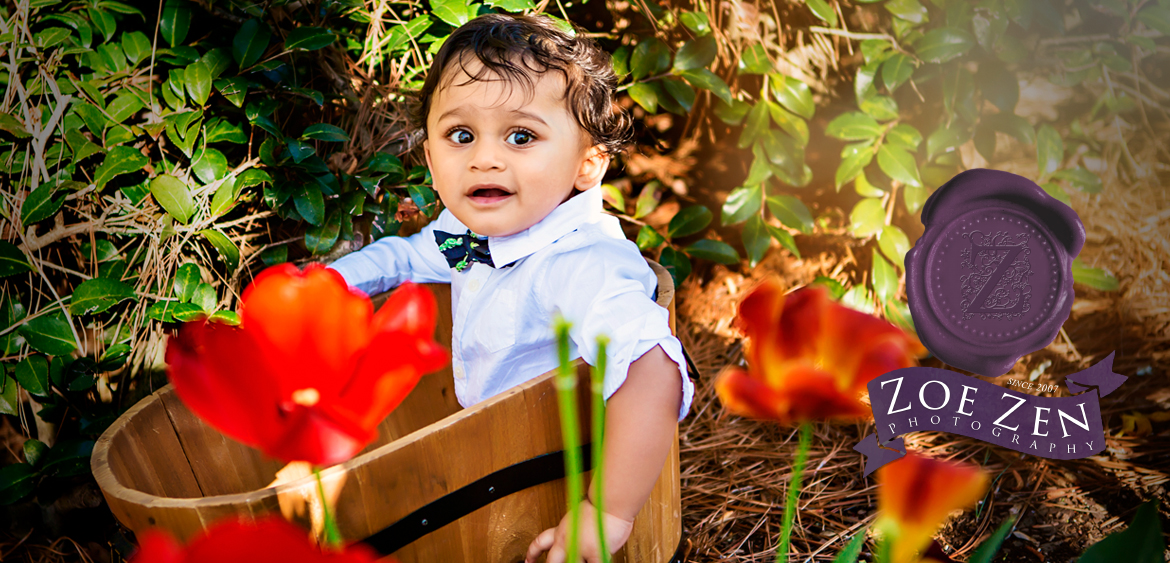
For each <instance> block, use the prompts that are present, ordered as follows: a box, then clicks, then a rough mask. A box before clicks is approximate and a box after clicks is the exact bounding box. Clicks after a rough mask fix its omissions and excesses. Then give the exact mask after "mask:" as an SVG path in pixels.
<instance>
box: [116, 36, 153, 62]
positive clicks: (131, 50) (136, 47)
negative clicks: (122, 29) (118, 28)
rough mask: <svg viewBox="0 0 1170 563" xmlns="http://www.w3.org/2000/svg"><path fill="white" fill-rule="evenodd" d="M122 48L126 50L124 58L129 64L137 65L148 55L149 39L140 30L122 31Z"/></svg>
mask: <svg viewBox="0 0 1170 563" xmlns="http://www.w3.org/2000/svg"><path fill="white" fill-rule="evenodd" d="M122 50H123V51H125V52H126V58H127V59H129V60H130V64H132V65H137V64H138V63H140V62H142V61H143V60H144V59H147V58H149V57H150V51H151V47H150V40H149V39H147V38H146V34H144V33H142V32H141V31H134V32H131V33H123V34H122Z"/></svg>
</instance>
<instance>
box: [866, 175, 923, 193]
mask: <svg viewBox="0 0 1170 563" xmlns="http://www.w3.org/2000/svg"><path fill="white" fill-rule="evenodd" d="M907 187H908V188H910V189H917V188H914V187H913V186H907ZM853 191H855V192H857V195H859V196H861V197H882V196H884V195H886V192H885V190H883V189H881V188H879V187H877V186H875V185H873V184H872V183H870V181H869V178H867V177H866V176H865V173H861V174H858V175H857V177H856V178H854V179H853Z"/></svg>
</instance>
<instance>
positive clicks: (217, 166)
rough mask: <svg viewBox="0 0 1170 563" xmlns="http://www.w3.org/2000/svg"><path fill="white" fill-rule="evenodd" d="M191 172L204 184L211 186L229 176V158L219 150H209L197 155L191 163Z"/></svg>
mask: <svg viewBox="0 0 1170 563" xmlns="http://www.w3.org/2000/svg"><path fill="white" fill-rule="evenodd" d="M191 171H192V172H194V173H195V176H196V177H198V178H199V181H201V182H203V183H204V184H210V183H212V182H214V181H216V180H219V179H220V178H223V177H224V176H225V175H227V171H228V161H227V157H226V156H224V155H223V153H222V152H220V151H219V150H217V149H207V150H204V151H203V152H201V153H199V154H197V155H196V156H195V159H194V160H193V161H192V162H191Z"/></svg>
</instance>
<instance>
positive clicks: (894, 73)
mask: <svg viewBox="0 0 1170 563" xmlns="http://www.w3.org/2000/svg"><path fill="white" fill-rule="evenodd" d="M913 75H914V60H913V59H911V58H910V57H907V56H906V55H903V54H902V53H895V54H893V55H891V56H890V58H888V59H886V62H884V63H882V82H885V84H886V89H887V90H889V91H890V93H891V94H892V93H893V92H894V91H895V90H897V89H898V86H901V85H902V84H903V83H905V82H906V81H907V80H910V77H911V76H913Z"/></svg>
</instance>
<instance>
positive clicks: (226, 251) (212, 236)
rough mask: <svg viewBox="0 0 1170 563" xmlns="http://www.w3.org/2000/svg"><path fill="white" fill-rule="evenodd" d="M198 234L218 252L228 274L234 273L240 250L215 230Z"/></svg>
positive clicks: (206, 230) (238, 261)
mask: <svg viewBox="0 0 1170 563" xmlns="http://www.w3.org/2000/svg"><path fill="white" fill-rule="evenodd" d="M199 234H201V235H203V238H205V239H207V242H210V243H211V246H214V247H215V249H216V250H217V251H219V257H220V258H223V263H224V264H225V265H227V271H228V273H229V274H230V273H231V272H234V271H236V267H237V266H239V264H240V249H239V248H237V247H236V244H235V243H234V242H232V241H231V239H229V238H228V237H227V235H225V234H223V233H222V232H220V231H218V230H216V229H204V230H202V231H199ZM205 310H206V309H205Z"/></svg>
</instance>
